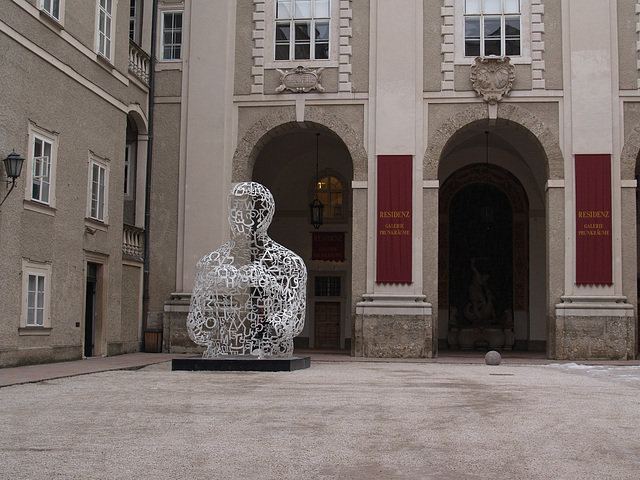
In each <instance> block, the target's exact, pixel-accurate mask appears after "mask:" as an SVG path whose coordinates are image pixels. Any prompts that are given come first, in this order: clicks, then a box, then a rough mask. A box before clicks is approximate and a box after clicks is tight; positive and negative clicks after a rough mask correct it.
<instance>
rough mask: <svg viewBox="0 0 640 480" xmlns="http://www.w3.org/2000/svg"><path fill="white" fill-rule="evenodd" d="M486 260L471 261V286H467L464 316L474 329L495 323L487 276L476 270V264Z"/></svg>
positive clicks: (473, 259)
mask: <svg viewBox="0 0 640 480" xmlns="http://www.w3.org/2000/svg"><path fill="white" fill-rule="evenodd" d="M479 260H488V259H487V258H472V259H471V271H472V272H473V275H472V276H471V284H470V285H469V303H467V305H466V306H465V307H464V316H465V318H466V319H467V320H469V321H470V322H471V324H472V325H473V326H474V327H478V326H483V325H484V324H488V323H494V322H495V312H494V309H493V294H492V293H491V289H490V288H489V275H488V274H483V273H481V272H480V271H479V270H478V267H477V265H476V262H478V261H479Z"/></svg>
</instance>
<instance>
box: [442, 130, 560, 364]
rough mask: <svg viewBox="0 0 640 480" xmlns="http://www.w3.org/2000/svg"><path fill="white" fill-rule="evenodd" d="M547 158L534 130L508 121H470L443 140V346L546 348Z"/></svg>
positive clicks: (449, 347)
mask: <svg viewBox="0 0 640 480" xmlns="http://www.w3.org/2000/svg"><path fill="white" fill-rule="evenodd" d="M547 165H548V163H547V161H546V158H545V157H544V153H543V151H542V150H541V149H540V144H539V143H538V142H537V141H536V139H535V138H534V137H533V136H532V135H531V134H530V133H529V132H528V131H527V130H526V129H524V128H522V127H521V126H519V125H515V124H513V123H510V122H503V121H498V122H496V123H495V124H492V125H488V124H487V123H486V122H483V121H477V122H474V123H472V124H468V125H466V126H464V127H462V128H460V129H459V130H458V131H457V132H456V133H455V134H453V135H452V136H451V138H450V139H449V141H448V142H447V143H446V145H445V146H444V148H443V150H442V157H441V159H440V162H439V168H438V178H439V180H440V190H439V200H438V205H439V220H438V244H439V249H438V339H439V341H438V346H439V349H440V350H447V349H458V348H464V349H470V350H473V349H479V350H485V349H487V348H499V349H514V350H535V351H544V350H545V348H546V340H547V276H548V267H547V264H548V262H547V219H546V209H547V205H546V198H545V195H546V193H545V190H546V181H547V178H548V177H547ZM530 299H535V301H530Z"/></svg>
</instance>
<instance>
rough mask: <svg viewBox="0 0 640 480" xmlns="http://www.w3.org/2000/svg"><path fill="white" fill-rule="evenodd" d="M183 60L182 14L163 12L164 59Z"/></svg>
mask: <svg viewBox="0 0 640 480" xmlns="http://www.w3.org/2000/svg"><path fill="white" fill-rule="evenodd" d="M181 58H182V12H162V59H163V60H180V59H181Z"/></svg>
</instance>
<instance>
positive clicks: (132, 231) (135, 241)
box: [122, 224, 144, 261]
mask: <svg viewBox="0 0 640 480" xmlns="http://www.w3.org/2000/svg"><path fill="white" fill-rule="evenodd" d="M122 253H124V254H125V255H127V256H128V257H131V258H135V259H136V260H140V261H142V260H143V259H144V230H143V229H142V228H138V227H134V226H133V225H127V224H124V225H123V226H122Z"/></svg>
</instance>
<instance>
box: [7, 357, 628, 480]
mask: <svg viewBox="0 0 640 480" xmlns="http://www.w3.org/2000/svg"><path fill="white" fill-rule="evenodd" d="M0 418H1V427H0V478H3V479H4V478H7V479H49V478H65V479H121V478H122V479H128V478H142V479H146V478H153V479H174V478H185V479H200V478H202V479H204V478H213V479H378V478H380V479H434V480H443V479H487V478H491V479H550V478H552V479H581V480H582V479H634V480H635V479H637V478H638V475H639V472H640V367H639V366H618V367H616V366H579V365H575V364H564V365H536V366H523V365H501V366H498V367H491V366H486V365H455V364H425V363H380V362H377V363H372V362H338V363H324V362H314V363H312V365H311V368H310V369H307V370H300V371H296V372H290V373H289V372H278V373H253V372H241V373H231V372H172V371H171V366H170V363H162V364H158V365H153V366H149V367H146V368H143V369H140V370H136V371H112V372H104V373H95V374H91V375H83V376H77V377H71V378H61V379H55V380H47V381H43V382H39V383H32V384H24V385H15V386H9V387H4V388H0Z"/></svg>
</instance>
